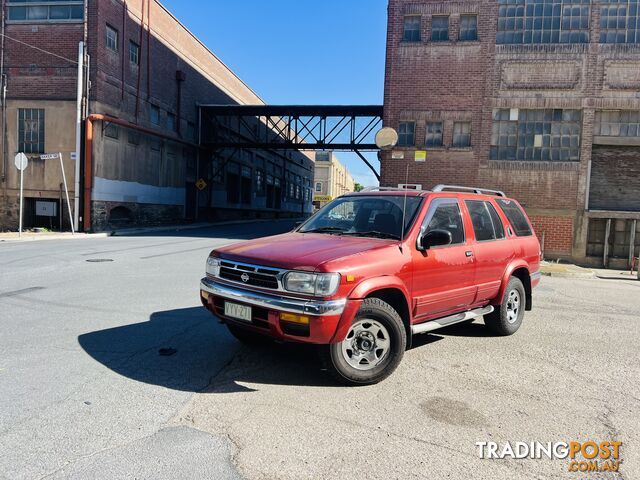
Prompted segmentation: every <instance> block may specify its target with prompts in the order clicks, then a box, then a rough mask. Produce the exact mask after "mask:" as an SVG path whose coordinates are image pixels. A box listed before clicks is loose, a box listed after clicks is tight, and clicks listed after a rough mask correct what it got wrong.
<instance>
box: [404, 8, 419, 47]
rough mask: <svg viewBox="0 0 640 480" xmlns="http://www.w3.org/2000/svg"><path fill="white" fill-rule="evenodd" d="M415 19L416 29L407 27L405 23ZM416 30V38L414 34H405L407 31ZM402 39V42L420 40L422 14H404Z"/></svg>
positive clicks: (416, 41) (417, 41)
mask: <svg viewBox="0 0 640 480" xmlns="http://www.w3.org/2000/svg"><path fill="white" fill-rule="evenodd" d="M416 20H417V23H418V28H417V29H411V30H409V29H407V25H408V24H409V23H410V22H411V21H413V22H415V21H416ZM409 32H411V33H413V32H417V38H414V37H415V35H407V33H409ZM402 41H403V42H404V43H420V42H422V15H416V14H410V15H405V16H404V18H403V20H402Z"/></svg>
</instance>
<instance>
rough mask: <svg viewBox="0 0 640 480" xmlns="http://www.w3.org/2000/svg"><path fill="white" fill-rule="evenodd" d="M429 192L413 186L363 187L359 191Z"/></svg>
mask: <svg viewBox="0 0 640 480" xmlns="http://www.w3.org/2000/svg"><path fill="white" fill-rule="evenodd" d="M404 191H407V192H429V191H430V190H417V189H413V188H400V187H365V188H363V189H362V190H360V192H404Z"/></svg>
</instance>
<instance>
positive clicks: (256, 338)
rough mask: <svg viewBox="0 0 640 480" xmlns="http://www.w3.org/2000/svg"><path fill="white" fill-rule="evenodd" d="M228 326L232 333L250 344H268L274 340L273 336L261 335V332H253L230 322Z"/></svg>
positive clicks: (246, 343)
mask: <svg viewBox="0 0 640 480" xmlns="http://www.w3.org/2000/svg"><path fill="white" fill-rule="evenodd" d="M227 328H228V329H229V332H230V333H231V335H233V336H234V337H236V339H238V340H240V342H242V343H244V344H245V345H249V346H259V345H267V344H269V343H271V342H272V340H271V338H269V337H267V336H266V335H260V334H259V333H255V332H251V331H249V330H246V329H244V328H242V327H237V326H235V325H232V324H230V323H227Z"/></svg>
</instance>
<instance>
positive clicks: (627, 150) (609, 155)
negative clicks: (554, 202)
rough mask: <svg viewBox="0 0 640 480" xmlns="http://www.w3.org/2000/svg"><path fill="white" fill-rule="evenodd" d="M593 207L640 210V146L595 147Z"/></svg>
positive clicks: (590, 196)
mask: <svg viewBox="0 0 640 480" xmlns="http://www.w3.org/2000/svg"><path fill="white" fill-rule="evenodd" d="M592 162H593V164H592V167H591V186H590V192H589V208H591V209H596V210H626V211H635V212H639V211H640V194H639V193H638V192H640V148H638V147H613V146H597V147H594V149H593V160H592Z"/></svg>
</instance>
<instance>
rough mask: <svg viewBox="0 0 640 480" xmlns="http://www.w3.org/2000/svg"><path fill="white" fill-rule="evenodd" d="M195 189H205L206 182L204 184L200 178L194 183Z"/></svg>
mask: <svg viewBox="0 0 640 480" xmlns="http://www.w3.org/2000/svg"><path fill="white" fill-rule="evenodd" d="M196 188H197V189H198V190H204V189H205V188H207V182H205V181H204V179H202V178H201V179H199V180H198V181H197V182H196Z"/></svg>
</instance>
